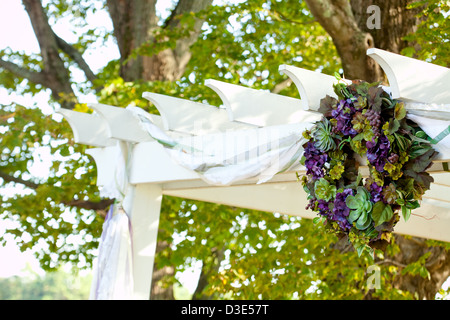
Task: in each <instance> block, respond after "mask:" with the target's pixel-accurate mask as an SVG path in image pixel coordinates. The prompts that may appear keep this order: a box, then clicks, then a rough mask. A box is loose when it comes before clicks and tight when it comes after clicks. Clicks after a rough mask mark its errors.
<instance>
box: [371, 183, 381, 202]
mask: <svg viewBox="0 0 450 320" xmlns="http://www.w3.org/2000/svg"><path fill="white" fill-rule="evenodd" d="M382 192H383V187H380V186H379V185H377V184H376V183H375V182H373V183H372V184H371V185H370V195H371V197H372V201H373V202H374V203H375V202H378V201H383V195H382V194H381V193H382Z"/></svg>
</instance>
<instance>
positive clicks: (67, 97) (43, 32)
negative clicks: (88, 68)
mask: <svg viewBox="0 0 450 320" xmlns="http://www.w3.org/2000/svg"><path fill="white" fill-rule="evenodd" d="M22 3H23V4H24V6H25V10H26V11H27V13H28V16H29V18H30V22H31V25H32V27H33V30H34V33H35V35H36V38H37V40H38V43H39V47H40V49H41V56H42V61H43V63H44V67H43V71H42V73H43V74H44V75H45V79H46V83H45V86H46V87H48V88H50V89H51V90H52V96H53V98H54V99H55V100H56V101H58V102H60V103H61V106H62V107H63V108H68V109H71V108H73V107H74V105H75V102H76V99H75V93H74V92H73V90H72V86H71V82H70V75H69V71H68V70H67V69H66V67H65V65H64V61H63V60H62V59H61V57H60V56H59V46H58V43H57V39H56V35H55V33H54V32H53V30H52V28H51V27H50V24H49V22H48V17H47V15H46V14H45V12H44V8H43V7H42V3H41V1H40V0H22Z"/></svg>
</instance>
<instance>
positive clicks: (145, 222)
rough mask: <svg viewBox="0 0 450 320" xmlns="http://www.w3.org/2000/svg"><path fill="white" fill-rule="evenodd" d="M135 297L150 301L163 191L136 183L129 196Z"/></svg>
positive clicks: (154, 186) (158, 187) (149, 185)
mask: <svg viewBox="0 0 450 320" xmlns="http://www.w3.org/2000/svg"><path fill="white" fill-rule="evenodd" d="M130 197H131V199H132V200H131V201H132V205H131V229H132V243H133V276H134V284H133V287H134V298H135V299H136V300H148V299H150V292H151V286H152V274H153V264H154V262H155V252H156V242H157V239H158V226H159V216H160V211H161V201H162V191H161V187H160V186H159V185H157V184H138V185H136V186H135V187H134V188H133V191H132V194H131V195H130Z"/></svg>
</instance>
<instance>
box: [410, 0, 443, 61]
mask: <svg viewBox="0 0 450 320" xmlns="http://www.w3.org/2000/svg"><path fill="white" fill-rule="evenodd" d="M409 8H411V9H413V8H422V9H423V10H422V11H421V13H420V14H419V15H418V16H419V17H420V18H421V19H423V21H422V23H421V24H420V26H419V28H418V29H417V30H416V31H415V32H414V33H413V34H411V35H409V36H407V37H406V40H408V41H411V42H416V43H417V45H415V46H411V47H407V48H405V49H404V50H403V52H402V54H404V55H407V56H417V57H418V58H419V59H422V60H427V61H431V62H433V63H435V64H439V65H442V66H446V67H449V66H450V19H449V14H450V3H449V2H448V1H447V0H426V1H425V0H421V1H414V2H411V4H410V5H409ZM416 48H420V49H419V50H417V49H416Z"/></svg>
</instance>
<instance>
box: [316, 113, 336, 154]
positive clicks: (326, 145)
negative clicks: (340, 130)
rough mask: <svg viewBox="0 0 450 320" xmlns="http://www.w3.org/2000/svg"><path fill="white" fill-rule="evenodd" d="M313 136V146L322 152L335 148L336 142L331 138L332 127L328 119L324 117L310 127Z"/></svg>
mask: <svg viewBox="0 0 450 320" xmlns="http://www.w3.org/2000/svg"><path fill="white" fill-rule="evenodd" d="M312 135H313V137H314V140H315V143H314V146H315V147H316V148H317V149H319V150H320V151H322V152H327V151H328V150H331V149H336V142H335V141H334V139H333V133H332V127H331V123H330V121H328V120H327V119H324V120H322V121H320V122H319V123H317V124H316V126H315V127H314V128H313V129H312Z"/></svg>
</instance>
